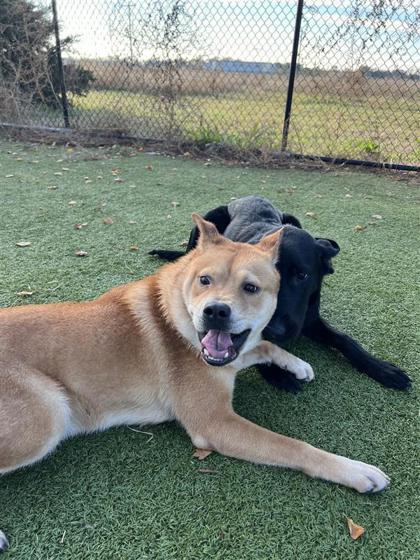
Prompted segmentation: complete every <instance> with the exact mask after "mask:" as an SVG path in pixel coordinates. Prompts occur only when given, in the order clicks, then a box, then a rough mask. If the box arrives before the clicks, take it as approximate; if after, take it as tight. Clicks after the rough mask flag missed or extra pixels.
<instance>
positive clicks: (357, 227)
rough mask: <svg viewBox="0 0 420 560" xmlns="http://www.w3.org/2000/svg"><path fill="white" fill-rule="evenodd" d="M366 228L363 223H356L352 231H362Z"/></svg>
mask: <svg viewBox="0 0 420 560" xmlns="http://www.w3.org/2000/svg"><path fill="white" fill-rule="evenodd" d="M365 229H366V226H365V225H363V224H357V226H354V231H364V230H365Z"/></svg>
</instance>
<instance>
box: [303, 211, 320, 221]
mask: <svg viewBox="0 0 420 560" xmlns="http://www.w3.org/2000/svg"><path fill="white" fill-rule="evenodd" d="M305 216H308V218H313V219H314V220H316V218H317V215H316V214H315V212H306V214H305Z"/></svg>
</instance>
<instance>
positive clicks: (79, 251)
mask: <svg viewBox="0 0 420 560" xmlns="http://www.w3.org/2000/svg"><path fill="white" fill-rule="evenodd" d="M74 254H75V256H76V257H87V256H88V252H87V251H82V250H81V249H79V250H78V251H76V252H75V253H74Z"/></svg>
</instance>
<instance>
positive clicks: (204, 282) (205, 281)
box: [200, 276, 211, 286]
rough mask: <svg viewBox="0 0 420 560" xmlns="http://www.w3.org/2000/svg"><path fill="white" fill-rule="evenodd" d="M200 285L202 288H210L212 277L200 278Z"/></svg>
mask: <svg viewBox="0 0 420 560" xmlns="http://www.w3.org/2000/svg"><path fill="white" fill-rule="evenodd" d="M200 284H201V285H202V286H209V285H210V284H211V280H210V276H200Z"/></svg>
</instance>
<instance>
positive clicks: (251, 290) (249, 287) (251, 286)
mask: <svg viewBox="0 0 420 560" xmlns="http://www.w3.org/2000/svg"><path fill="white" fill-rule="evenodd" d="M243 288H244V290H245V292H248V293H250V294H257V293H258V292H259V291H260V288H259V287H258V286H255V285H254V284H250V283H249V282H248V283H247V284H244V286H243Z"/></svg>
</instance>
